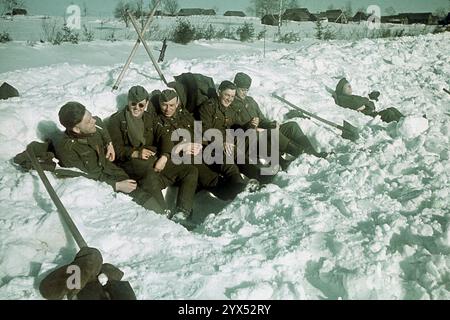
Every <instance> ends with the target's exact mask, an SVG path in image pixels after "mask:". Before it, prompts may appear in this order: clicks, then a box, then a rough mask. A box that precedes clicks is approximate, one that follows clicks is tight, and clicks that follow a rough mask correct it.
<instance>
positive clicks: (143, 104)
mask: <svg viewBox="0 0 450 320" xmlns="http://www.w3.org/2000/svg"><path fill="white" fill-rule="evenodd" d="M147 107H148V101H147V99H145V100H142V101H140V102H138V103H136V102H131V101H128V110H130V112H131V115H132V116H133V117H134V118H138V119H140V118H142V116H143V114H144V112H145V110H147Z"/></svg>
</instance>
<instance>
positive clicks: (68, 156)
mask: <svg viewBox="0 0 450 320" xmlns="http://www.w3.org/2000/svg"><path fill="white" fill-rule="evenodd" d="M95 119H96V125H97V131H96V132H95V133H94V134H91V135H87V136H80V135H76V134H75V133H73V132H71V131H66V132H65V133H64V134H63V135H62V136H61V137H59V139H56V140H55V141H53V144H54V147H55V154H56V157H57V158H58V159H59V161H60V164H61V166H63V167H70V168H78V169H80V170H81V171H83V172H84V173H85V176H86V177H88V178H90V179H94V180H98V181H101V182H106V183H108V184H109V185H111V186H112V187H113V189H114V190H115V191H116V189H115V188H116V183H117V182H120V181H123V180H127V179H130V177H129V176H128V174H127V173H126V172H125V171H124V170H123V169H121V168H119V167H118V166H116V165H115V164H113V163H111V162H109V161H108V160H107V159H106V154H105V148H106V147H107V145H108V144H109V143H111V138H110V136H109V134H108V131H107V130H106V129H105V128H104V127H103V124H102V122H101V120H100V119H99V118H97V117H95ZM147 187H148V185H147V183H146V181H145V180H143V181H138V188H137V189H136V190H135V191H133V192H131V193H130V196H131V197H133V199H134V201H135V202H137V203H138V204H140V205H144V204H145V203H146V202H147V200H149V199H150V198H151V197H152V194H151V193H149V192H148V188H147ZM146 189H147V190H146ZM144 206H145V205H144ZM149 209H150V208H149Z"/></svg>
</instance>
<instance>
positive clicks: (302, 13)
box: [7, 8, 450, 26]
mask: <svg viewBox="0 0 450 320" xmlns="http://www.w3.org/2000/svg"><path fill="white" fill-rule="evenodd" d="M26 14H27V10H25V9H13V10H12V12H9V13H7V15H26ZM201 15H203V16H215V15H216V11H215V10H214V9H202V8H185V9H180V10H179V11H178V13H177V14H168V13H165V12H162V11H160V10H157V11H156V12H155V16H180V17H183V16H201ZM224 16H229V17H246V14H245V13H244V12H243V11H226V12H225V13H224ZM369 17H370V15H368V14H367V13H365V12H361V11H359V12H357V13H356V14H355V15H354V16H353V17H351V16H347V15H346V14H345V12H344V11H342V10H340V9H334V10H327V11H324V12H319V13H311V12H309V10H308V9H307V8H294V9H286V10H285V11H284V13H283V14H282V15H281V21H299V22H305V21H314V22H316V21H324V22H334V23H342V24H347V23H349V22H358V23H360V22H363V21H367V20H368V19H369ZM279 21H280V17H279V15H278V14H267V15H265V16H263V17H262V18H261V23H262V24H264V25H271V26H277V25H278V23H279ZM381 23H393V24H425V25H438V24H441V25H448V24H450V12H449V13H448V15H447V17H445V18H444V19H442V20H440V19H439V17H437V16H435V15H433V14H432V13H431V12H417V13H399V14H396V15H390V16H382V17H381Z"/></svg>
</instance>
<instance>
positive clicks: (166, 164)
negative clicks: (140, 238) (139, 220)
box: [53, 73, 325, 222]
mask: <svg viewBox="0 0 450 320" xmlns="http://www.w3.org/2000/svg"><path fill="white" fill-rule="evenodd" d="M251 82H252V81H251V78H250V77H249V76H248V75H247V74H244V73H238V74H236V76H235V79H234V82H231V81H223V82H222V83H221V84H220V86H219V87H218V90H217V95H215V96H213V97H211V98H209V99H208V100H206V101H204V103H202V104H201V105H200V106H199V107H198V110H196V112H193V113H191V112H189V111H188V110H187V109H186V108H185V106H183V103H182V99H180V94H183V93H181V92H179V91H180V90H178V91H177V89H178V88H179V87H180V86H179V84H176V83H169V85H168V87H167V88H166V89H165V90H163V91H162V92H161V91H159V90H158V91H154V92H152V95H150V94H149V93H148V91H147V90H146V89H145V88H144V87H142V86H133V87H132V88H130V89H129V91H128V103H127V105H126V106H125V108H123V110H120V111H118V112H116V113H114V114H113V115H111V117H110V118H109V119H108V120H107V121H105V122H103V121H102V120H101V119H100V118H98V117H95V116H93V115H92V114H91V113H90V112H89V110H87V108H86V107H85V106H84V105H82V104H81V103H78V102H68V103H66V104H65V105H64V106H62V107H61V109H60V110H59V114H58V115H59V120H60V123H61V124H62V125H63V126H64V127H65V128H66V131H65V132H64V134H63V135H62V136H60V137H59V138H58V139H55V140H56V141H53V146H54V149H55V154H56V157H57V158H58V159H59V163H60V165H61V166H63V167H74V168H78V169H80V170H82V171H83V172H84V173H85V176H87V177H88V178H91V179H95V180H98V181H102V182H106V183H108V184H109V185H111V186H112V187H113V188H114V190H115V191H116V192H123V193H126V194H129V195H130V196H131V197H132V198H133V200H134V201H135V202H136V203H138V204H140V205H142V206H143V207H145V208H147V209H150V210H153V211H155V212H158V213H161V214H165V215H167V216H168V217H169V218H171V219H174V220H177V221H180V222H183V221H184V222H186V221H187V220H189V218H190V217H191V215H192V208H193V201H194V196H195V194H196V192H198V191H199V190H207V191H210V192H211V193H212V194H214V195H215V196H217V197H218V198H220V199H223V200H231V199H233V198H234V197H236V195H237V194H239V193H240V192H242V191H243V190H245V189H247V190H250V191H252V190H257V189H258V188H260V187H261V184H263V183H267V182H269V181H271V179H273V176H274V175H275V174H276V173H277V172H278V171H279V170H280V169H282V168H284V169H285V168H287V166H288V164H289V163H290V162H291V161H292V160H294V159H295V158H296V157H298V156H299V155H300V154H301V153H303V152H307V153H311V154H315V155H318V156H325V155H323V154H319V153H317V152H316V151H315V150H314V148H313V147H312V145H311V143H310V142H309V140H308V138H307V137H306V136H305V135H304V134H303V132H302V130H301V129H300V127H299V126H298V125H297V123H295V122H289V123H285V124H282V125H279V124H278V123H277V122H276V121H270V120H268V119H267V118H266V117H265V116H264V115H263V114H262V112H261V110H260V108H259V106H258V104H257V103H256V102H255V100H254V99H252V98H251V97H249V96H248V95H247V93H248V90H249V88H250V86H251ZM195 121H201V123H202V130H203V132H205V131H206V130H208V129H217V130H219V131H226V130H227V129H231V128H242V129H243V130H248V129H254V130H256V132H258V134H259V133H262V132H264V131H265V130H268V129H277V128H278V129H279V140H280V143H279V149H280V150H279V154H280V160H281V161H282V166H278V167H276V169H275V170H274V171H273V172H272V174H271V175H269V176H264V175H261V174H260V169H261V167H262V166H264V164H261V163H259V162H257V163H248V162H246V163H228V161H224V162H223V163H212V164H210V163H209V164H207V163H204V162H201V163H198V162H193V163H190V164H184V163H181V164H175V163H174V161H172V155H173V152H175V153H181V154H184V155H188V156H191V157H195V156H198V155H199V154H200V155H201V153H202V150H203V149H204V148H205V147H206V146H207V145H208V144H209V143H210V142H209V141H205V140H202V141H194V139H191V141H186V139H184V140H182V139H180V141H178V142H177V141H172V140H171V139H172V136H173V132H174V131H176V130H177V129H185V130H188V131H189V132H190V133H192V134H191V136H192V137H194V135H195V133H194V127H195V125H194V122H195ZM248 147H249V146H248V145H247V149H246V150H248ZM235 148H236V146H235V145H234V143H233V141H231V142H230V141H228V140H227V141H225V142H224V143H223V153H224V155H225V157H226V156H230V155H232V154H233V151H234V150H235ZM249 162H251V161H249ZM172 185H175V186H177V187H178V195H177V200H176V207H175V209H172V210H170V209H169V207H170V206H169V205H168V204H167V203H166V200H165V199H164V196H163V194H162V190H163V189H165V188H166V187H168V186H172Z"/></svg>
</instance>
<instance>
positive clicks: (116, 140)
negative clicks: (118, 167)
mask: <svg viewBox="0 0 450 320" xmlns="http://www.w3.org/2000/svg"><path fill="white" fill-rule="evenodd" d="M125 112H126V109H125V110H123V111H118V112H116V113H115V114H113V115H112V116H111V118H110V120H109V123H108V130H109V133H110V134H111V138H112V142H113V145H114V149H115V151H116V160H117V162H119V163H120V162H122V163H123V162H126V161H129V160H131V154H132V153H133V152H134V151H140V150H142V149H143V148H145V149H148V150H152V151H153V152H156V153H157V155H158V156H162V155H165V156H167V157H168V158H169V159H170V154H171V152H172V147H173V143H172V141H170V135H168V134H167V131H165V130H163V125H162V123H161V122H160V121H159V118H157V117H156V116H155V115H152V114H150V113H148V112H144V115H143V119H144V130H145V132H144V138H145V142H146V144H145V145H143V146H140V147H139V148H135V147H133V145H132V144H131V141H130V138H129V136H128V125H127V120H126V117H125Z"/></svg>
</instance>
